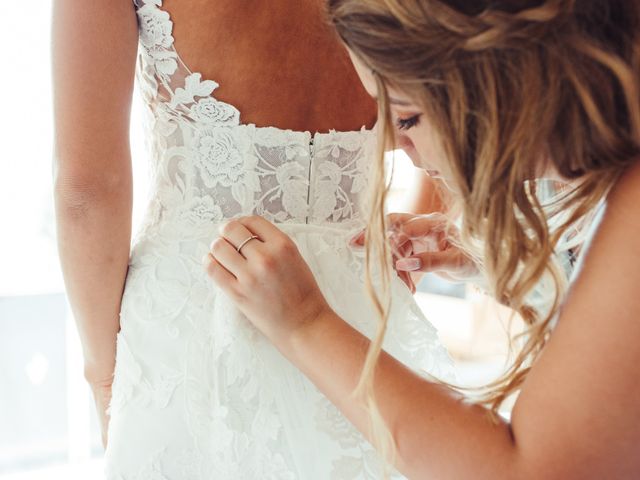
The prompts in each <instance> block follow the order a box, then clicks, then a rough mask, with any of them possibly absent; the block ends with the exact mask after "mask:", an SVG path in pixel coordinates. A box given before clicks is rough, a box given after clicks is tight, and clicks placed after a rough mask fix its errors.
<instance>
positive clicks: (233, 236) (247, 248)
mask: <svg viewBox="0 0 640 480" xmlns="http://www.w3.org/2000/svg"><path fill="white" fill-rule="evenodd" d="M220 235H222V237H223V238H224V239H225V240H227V242H229V243H230V244H231V245H232V246H233V247H234V248H235V249H237V248H238V247H240V246H242V248H241V250H240V254H241V255H242V256H243V257H244V258H248V255H251V252H252V251H255V250H256V249H257V248H258V245H259V243H262V238H261V237H260V235H256V234H255V233H253V231H252V230H250V229H248V228H247V227H246V226H245V225H243V224H242V222H240V221H239V220H231V221H229V222H227V223H225V224H223V225H222V226H221V227H220ZM254 235H255V236H257V237H258V238H254V239H253V240H250V241H247V240H248V239H249V238H251V237H253V236H254ZM252 244H253V245H252Z"/></svg>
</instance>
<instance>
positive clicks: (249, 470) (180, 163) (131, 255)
mask: <svg viewBox="0 0 640 480" xmlns="http://www.w3.org/2000/svg"><path fill="white" fill-rule="evenodd" d="M239 5H240V4H238V3H236V2H234V3H231V4H229V3H226V2H202V1H200V2H197V1H195V0H192V1H182V2H174V1H171V0H166V1H165V2H164V3H163V2H162V0H135V1H134V2H133V3H131V1H130V0H110V1H103V0H101V1H97V2H92V3H91V4H90V5H89V4H85V3H83V4H78V3H77V2H73V1H71V0H57V1H56V2H55V12H54V33H53V35H54V36H53V48H54V85H55V121H56V151H55V165H54V167H55V169H54V174H55V192H56V212H57V220H58V235H59V246H60V247H59V248H60V257H61V262H62V266H63V271H64V276H65V283H66V287H67V292H68V295H69V299H70V302H71V305H72V309H73V312H74V315H75V317H76V321H77V324H78V329H79V333H80V337H81V340H82V344H83V349H84V359H85V376H86V378H87V380H88V382H89V383H90V385H91V387H92V390H93V393H94V397H95V400H96V407H97V410H98V413H99V415H100V418H101V424H102V429H103V441H104V443H105V445H106V447H107V451H106V470H107V477H108V478H109V479H126V480H129V479H151V478H154V479H182V478H185V479H186V478H189V479H198V478H203V479H205V478H206V479H210V478H220V479H241V478H242V479H256V478H261V479H295V478H301V479H322V480H325V479H329V478H334V479H347V478H349V479H352V478H360V479H364V478H378V477H379V475H380V472H381V470H380V462H379V459H378V456H377V455H376V453H375V452H374V450H373V449H372V448H371V447H370V445H369V444H368V443H367V442H366V441H365V439H364V437H363V436H362V435H361V434H360V433H358V432H357V431H356V430H355V429H354V428H353V427H352V426H351V424H350V423H349V422H348V421H347V420H346V419H345V417H344V416H343V415H342V414H341V413H340V412H339V411H338V410H337V409H336V408H335V407H334V406H333V404H332V403H331V402H329V401H328V400H327V398H326V397H325V396H324V395H323V394H321V393H320V391H319V390H318V389H317V388H316V387H315V386H314V385H313V384H312V383H311V382H309V381H308V380H307V379H306V378H305V377H304V376H303V375H302V374H301V373H300V372H299V371H298V370H297V369H296V368H294V367H293V366H292V365H291V364H290V363H289V362H288V361H286V359H284V357H282V355H281V354H280V353H279V352H278V351H277V349H276V348H275V347H273V346H272V345H271V344H270V343H269V342H268V341H266V339H265V338H264V336H262V335H261V334H260V333H259V332H258V330H257V329H255V327H253V325H252V324H251V323H250V322H249V321H248V320H247V319H246V318H245V317H243V315H242V314H241V313H240V312H239V310H238V309H237V308H235V307H234V305H233V304H232V303H231V302H230V300H229V299H228V297H227V296H225V295H223V294H222V293H221V290H220V289H219V288H217V287H215V286H214V285H212V284H211V282H209V281H208V279H207V276H206V273H205V272H204V271H203V269H202V267H201V258H202V257H203V255H205V254H206V253H207V252H208V251H209V247H210V246H209V242H210V240H211V238H212V237H213V236H215V235H216V234H217V232H218V226H219V225H220V224H222V223H223V222H224V221H225V220H229V219H232V218H235V217H238V216H245V215H259V216H261V217H263V218H265V219H268V220H270V221H272V222H275V223H278V224H279V225H280V226H281V228H282V229H283V230H285V231H286V232H287V233H288V234H289V235H290V236H292V237H294V238H295V239H296V241H297V242H298V245H299V246H300V248H301V249H302V250H304V251H305V252H306V255H307V257H308V259H309V260H310V261H311V262H312V269H313V272H314V274H315V276H316V277H317V278H318V280H319V284H320V288H322V290H323V293H324V295H325V296H326V297H327V298H328V300H329V302H330V303H331V305H332V307H333V308H334V309H335V311H337V312H339V313H340V315H341V316H342V317H343V318H345V319H346V320H347V321H349V322H350V323H351V325H352V326H353V327H354V328H356V329H358V330H359V331H360V332H362V333H364V334H365V335H368V336H373V335H374V334H375V329H376V322H375V320H373V318H374V311H375V308H374V305H373V304H372V303H371V302H370V300H369V297H368V296H367V295H366V293H365V289H364V288H363V285H364V278H365V268H364V261H363V255H362V253H360V252H359V251H357V250H354V249H351V248H350V247H349V246H348V240H349V239H350V238H351V237H352V235H353V234H354V232H356V231H358V230H359V229H361V228H362V227H363V226H364V224H365V215H364V214H363V212H364V208H365V206H364V198H365V193H366V191H367V186H368V184H369V183H370V181H371V178H370V177H371V169H370V168H369V165H370V164H371V161H370V156H371V154H372V152H373V151H375V148H376V139H375V137H374V135H373V133H372V132H371V130H369V129H368V128H366V127H371V126H372V125H373V123H374V122H375V105H374V103H373V102H371V100H370V99H369V98H368V96H367V94H366V92H365V91H364V89H363V88H362V87H361V86H360V84H359V82H358V79H357V76H356V75H355V73H353V72H352V70H351V68H350V65H349V60H348V58H347V57H346V54H345V53H344V51H343V49H342V48H341V45H340V42H339V41H338V40H337V38H335V37H334V35H333V34H332V32H331V31H330V30H329V28H328V26H327V25H326V23H325V21H324V16H323V13H324V12H323V10H322V9H323V2H321V1H319V0H308V1H302V2H301V1H299V0H281V1H279V2H270V3H269V8H268V9H267V8H264V6H262V7H261V6H260V4H258V3H257V2H245V3H243V4H241V5H240V6H239ZM136 59H137V61H136ZM136 64H137V70H136V68H135V66H136ZM134 74H135V75H136V76H137V81H138V84H139V89H140V92H141V94H142V96H143V99H144V103H145V105H146V113H147V128H148V129H147V137H146V139H147V141H148V144H149V147H150V150H151V154H152V162H153V163H152V165H153V167H152V171H153V176H152V189H151V190H152V195H151V198H150V200H149V205H148V209H147V212H146V215H145V219H144V222H143V225H142V227H141V229H140V231H138V232H137V235H136V237H135V240H134V242H133V249H132V250H131V251H130V239H131V237H130V235H131V201H132V193H131V191H132V178H131V165H130V152H129V142H128V128H129V111H130V102H131V96H132V88H133V80H134ZM363 125H364V127H363ZM361 127H362V128H361ZM311 132H325V133H315V134H313V133H311ZM236 247H237V249H238V250H239V251H240V250H241V249H242V245H237V246H236ZM404 279H405V280H406V281H407V282H408V283H409V284H410V281H409V277H408V276H407V275H405V277H404ZM391 291H392V293H393V296H394V303H393V308H392V311H391V315H390V325H389V334H388V335H387V340H386V343H385V345H384V347H385V349H386V350H387V351H388V352H390V353H392V354H393V355H394V356H395V357H396V358H398V359H400V360H401V361H403V362H404V363H405V364H406V365H407V366H409V367H410V368H411V369H413V370H414V371H415V372H416V373H418V374H420V375H423V376H425V377H426V378H430V377H431V376H437V377H438V378H448V375H450V370H451V365H450V361H449V359H448V356H447V354H446V352H445V351H444V349H443V347H442V346H441V345H440V344H439V342H438V340H437V335H436V332H435V330H434V328H433V327H432V326H431V325H430V324H429V323H428V322H427V321H426V319H425V318H424V317H423V316H422V314H421V313H420V311H419V310H418V308H417V307H416V305H415V303H414V301H413V299H412V297H411V292H410V290H409V289H407V288H406V287H405V286H404V285H403V283H402V282H401V281H400V279H398V278H395V279H394V281H393V282H392V285H391ZM370 319H371V320H370ZM322 362H323V363H324V364H325V365H326V367H327V368H333V365H332V358H331V357H326V358H324V359H323V360H322ZM114 365H115V367H114ZM114 368H115V372H114ZM112 382H113V383H112ZM111 392H112V393H113V395H112V397H111Z"/></svg>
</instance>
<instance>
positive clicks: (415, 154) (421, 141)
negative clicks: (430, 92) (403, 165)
mask: <svg viewBox="0 0 640 480" xmlns="http://www.w3.org/2000/svg"><path fill="white" fill-rule="evenodd" d="M349 56H350V57H351V61H352V62H353V65H354V67H355V69H356V72H357V73H358V76H359V77H360V80H361V82H362V85H363V86H364V88H365V89H366V90H367V92H368V93H369V95H371V96H372V97H373V98H376V97H377V96H378V91H377V90H378V89H377V85H376V79H375V76H374V74H373V73H372V72H371V70H370V69H369V68H368V67H367V66H366V65H365V64H364V63H363V62H362V61H361V60H360V59H359V58H357V57H356V56H355V55H354V54H353V53H352V52H351V51H349ZM388 95H389V105H390V108H391V117H392V121H393V123H394V125H395V130H394V133H395V136H396V146H397V147H398V148H401V149H403V150H404V151H405V152H406V153H407V155H408V156H409V157H410V158H411V160H412V161H413V164H414V165H415V166H416V167H418V168H422V169H423V170H425V171H426V172H427V173H428V174H429V175H431V176H432V177H438V178H443V177H442V172H444V171H445V170H446V169H445V168H443V167H444V165H445V162H446V159H445V156H444V153H443V151H442V147H441V145H440V143H439V142H438V140H437V136H436V135H435V133H434V130H433V129H432V128H431V126H430V124H429V120H428V118H427V117H426V115H425V114H424V112H423V111H422V109H421V108H420V107H418V106H417V105H416V104H415V102H413V101H412V100H411V99H410V98H408V97H407V96H406V95H405V94H403V93H401V92H398V91H396V90H394V89H393V88H388ZM444 180H446V179H444Z"/></svg>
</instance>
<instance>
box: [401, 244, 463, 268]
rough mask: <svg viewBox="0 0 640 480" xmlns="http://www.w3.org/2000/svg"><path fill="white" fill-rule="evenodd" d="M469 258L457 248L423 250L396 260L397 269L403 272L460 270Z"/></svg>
mask: <svg viewBox="0 0 640 480" xmlns="http://www.w3.org/2000/svg"><path fill="white" fill-rule="evenodd" d="M468 261H469V260H468V259H467V257H465V256H464V255H463V254H462V253H461V252H460V251H459V250H457V249H453V248H451V249H448V250H442V251H436V252H423V253H418V254H414V255H411V256H410V257H407V258H401V259H399V260H398V261H397V262H396V265H395V267H396V270H398V271H401V272H438V271H459V270H460V269H461V268H465V267H466V262H468Z"/></svg>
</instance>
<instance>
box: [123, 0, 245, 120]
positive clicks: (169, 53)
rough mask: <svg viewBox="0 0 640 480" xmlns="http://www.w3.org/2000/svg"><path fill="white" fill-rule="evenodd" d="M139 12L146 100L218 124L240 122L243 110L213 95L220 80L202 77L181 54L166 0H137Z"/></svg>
mask: <svg viewBox="0 0 640 480" xmlns="http://www.w3.org/2000/svg"><path fill="white" fill-rule="evenodd" d="M133 4H134V6H135V9H136V14H137V16H138V31H139V47H140V48H139V56H138V61H139V65H138V80H139V82H140V86H141V89H142V92H143V95H144V97H145V101H146V102H147V103H148V104H150V105H154V106H162V107H163V108H164V109H165V110H167V112H166V113H167V114H171V113H174V114H179V115H182V116H186V117H190V118H191V119H192V120H201V121H202V120H205V121H207V122H208V123H212V124H215V125H228V126H234V125H239V124H240V112H239V110H238V109H237V108H236V107H234V106H233V105H231V104H228V103H225V102H220V101H218V100H216V99H215V98H214V97H213V92H214V90H215V89H216V88H218V83H217V82H215V81H213V80H207V79H204V80H203V79H202V74H201V73H199V72H193V71H191V69H189V67H188V66H187V65H186V64H185V63H184V61H183V60H182V59H181V58H180V55H179V54H178V52H177V51H176V48H175V46H174V37H173V21H172V20H171V16H170V15H169V12H167V11H165V10H163V9H162V0H133Z"/></svg>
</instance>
